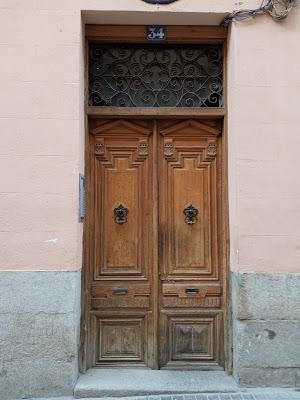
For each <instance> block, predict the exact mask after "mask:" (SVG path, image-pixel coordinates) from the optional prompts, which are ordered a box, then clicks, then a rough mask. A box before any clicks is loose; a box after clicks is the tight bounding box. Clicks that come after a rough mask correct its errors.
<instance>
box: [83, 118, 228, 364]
mask: <svg viewBox="0 0 300 400" xmlns="http://www.w3.org/2000/svg"><path fill="white" fill-rule="evenodd" d="M221 133H222V123H221V121H219V120H205V119H204V120H194V119H190V120H169V119H165V120H149V119H144V120H142V119H131V120H127V119H126V120H125V119H118V120H116V119H113V120H111V119H95V118H92V119H90V121H89V145H88V149H89V156H88V160H89V163H90V169H89V176H90V178H89V180H88V184H89V190H88V196H89V197H90V199H89V200H88V203H87V204H88V207H90V216H89V224H90V234H89V240H90V252H91V254H90V258H89V259H90V275H89V280H90V281H89V287H90V289H89V300H86V301H88V304H89V306H88V307H89V311H88V314H89V319H90V328H89V335H90V336H89V341H88V342H89V343H88V353H89V357H88V360H89V364H90V365H95V366H124V367H130V366H135V367H136V366H141V367H145V366H148V367H150V368H171V369H174V368H175V369H201V368H204V369H206V368H222V367H223V366H224V334H223V332H224V329H223V324H224V320H223V311H224V304H225V299H224V292H223V278H224V266H223V262H222V246H221V244H220V241H222V236H221V235H220V230H221V229H222V227H221V223H222V206H221V192H220V189H221V184H222V182H221V181H222V135H221ZM121 204H122V206H124V207H125V208H127V209H128V215H127V220H126V221H125V222H123V223H118V220H116V216H115V214H114V209H115V208H117V207H118V206H120V205H121ZM189 205H193V206H194V207H195V208H196V209H197V210H198V214H197V216H196V217H195V219H194V220H193V221H192V222H193V223H190V224H189V223H187V217H186V215H185V214H184V209H185V208H186V207H188V206H189Z"/></svg>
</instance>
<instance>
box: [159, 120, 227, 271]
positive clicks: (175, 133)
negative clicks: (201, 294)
mask: <svg viewBox="0 0 300 400" xmlns="http://www.w3.org/2000/svg"><path fill="white" fill-rule="evenodd" d="M160 133H161V140H160V142H161V146H160V149H161V150H160V156H159V160H160V162H161V164H160V171H161V176H162V178H161V185H160V195H161V204H160V212H161V216H160V225H161V227H162V228H161V243H164V246H161V249H160V251H161V260H162V263H161V264H162V269H161V276H162V279H168V278H170V279H190V278H194V279H195V278H197V277H198V278H199V277H208V278H210V279H217V278H218V236H217V213H216V212H217V175H218V164H217V148H218V137H217V135H218V133H220V131H219V130H218V129H217V128H215V127H212V126H210V125H207V124H205V123H203V122H199V121H193V120H187V121H184V122H179V123H176V124H173V125H172V126H170V127H168V128H166V129H163V130H161V131H160ZM189 208H190V210H194V211H195V212H196V215H195V217H194V218H193V219H192V220H188V218H187V217H186V214H185V210H186V209H187V210H188V211H189ZM188 211H187V212H188Z"/></svg>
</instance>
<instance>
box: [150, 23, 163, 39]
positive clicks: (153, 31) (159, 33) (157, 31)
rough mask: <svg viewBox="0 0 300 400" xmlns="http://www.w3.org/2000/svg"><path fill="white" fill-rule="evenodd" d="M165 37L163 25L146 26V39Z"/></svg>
mask: <svg viewBox="0 0 300 400" xmlns="http://www.w3.org/2000/svg"><path fill="white" fill-rule="evenodd" d="M165 38H166V28H165V27H164V26H148V29H147V39H148V40H164V39H165Z"/></svg>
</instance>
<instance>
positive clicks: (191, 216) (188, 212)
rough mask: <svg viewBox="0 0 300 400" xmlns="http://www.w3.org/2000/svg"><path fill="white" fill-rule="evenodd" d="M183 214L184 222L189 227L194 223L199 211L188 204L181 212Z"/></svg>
mask: <svg viewBox="0 0 300 400" xmlns="http://www.w3.org/2000/svg"><path fill="white" fill-rule="evenodd" d="M183 214H184V215H185V222H186V223H187V224H189V225H191V224H195V223H196V221H197V215H198V214H199V211H198V209H197V208H195V207H194V206H193V205H192V204H190V205H189V206H187V207H186V208H185V209H184V210H183Z"/></svg>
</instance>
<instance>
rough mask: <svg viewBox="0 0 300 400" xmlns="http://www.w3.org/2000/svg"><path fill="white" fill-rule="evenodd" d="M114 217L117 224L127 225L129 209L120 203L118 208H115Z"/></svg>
mask: <svg viewBox="0 0 300 400" xmlns="http://www.w3.org/2000/svg"><path fill="white" fill-rule="evenodd" d="M114 216H115V223H116V224H125V222H127V216H128V208H126V207H124V206H123V204H121V203H120V204H119V205H118V207H116V208H114Z"/></svg>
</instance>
